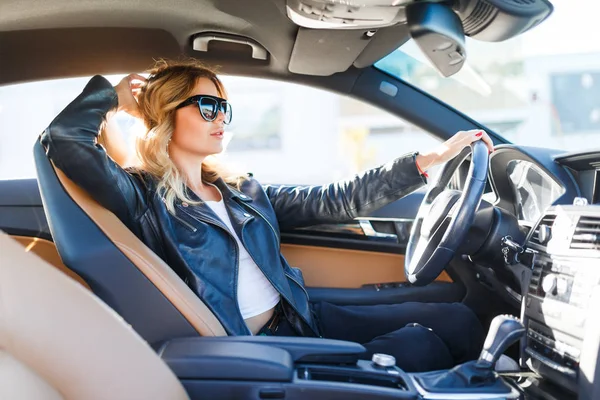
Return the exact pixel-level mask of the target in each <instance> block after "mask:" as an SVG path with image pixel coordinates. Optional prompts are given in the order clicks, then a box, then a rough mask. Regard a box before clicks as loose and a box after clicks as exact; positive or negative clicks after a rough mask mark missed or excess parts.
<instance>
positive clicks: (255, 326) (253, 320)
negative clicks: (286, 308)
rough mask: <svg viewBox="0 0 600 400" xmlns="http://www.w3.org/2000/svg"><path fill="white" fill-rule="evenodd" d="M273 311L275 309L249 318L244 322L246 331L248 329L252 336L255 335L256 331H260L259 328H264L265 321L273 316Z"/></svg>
mask: <svg viewBox="0 0 600 400" xmlns="http://www.w3.org/2000/svg"><path fill="white" fill-rule="evenodd" d="M273 310H275V307H273V308H271V309H270V310H267V311H265V312H264V313H262V314H258V315H255V316H254V317H250V318H248V319H245V320H244V321H245V322H246V325H247V326H248V329H250V331H251V332H252V334H253V335H256V334H257V333H258V331H260V328H262V327H263V326H265V324H266V323H267V321H268V320H269V319H270V318H271V316H272V315H273Z"/></svg>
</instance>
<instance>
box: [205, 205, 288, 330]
mask: <svg viewBox="0 0 600 400" xmlns="http://www.w3.org/2000/svg"><path fill="white" fill-rule="evenodd" d="M205 203H206V205H208V206H209V207H210V208H211V209H212V210H213V211H214V212H215V213H216V214H217V215H218V216H219V219H220V220H221V221H222V222H223V223H224V224H225V226H227V228H228V229H229V232H231V234H232V235H233V237H234V238H235V241H236V242H237V244H238V247H239V249H240V252H239V253H240V254H239V257H240V259H239V272H238V284H237V295H238V296H237V301H238V305H239V306H240V311H241V312H242V317H243V318H244V319H248V318H250V317H254V316H256V315H259V314H261V313H263V312H265V311H267V310H270V309H271V308H273V307H275V305H276V304H277V303H278V302H279V292H278V291H277V290H275V288H274V287H273V285H271V282H269V281H268V280H267V278H266V277H265V274H263V272H262V271H261V270H260V269H259V268H258V266H257V265H256V263H255V262H254V260H252V257H250V254H248V251H247V250H246V248H245V247H244V245H243V244H242V242H241V241H240V239H239V238H238V236H237V234H236V233H235V230H234V229H233V226H232V225H231V220H230V219H229V215H228V214H227V210H226V209H225V204H224V203H223V199H221V201H206V202H205Z"/></svg>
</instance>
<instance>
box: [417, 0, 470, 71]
mask: <svg viewBox="0 0 600 400" xmlns="http://www.w3.org/2000/svg"><path fill="white" fill-rule="evenodd" d="M406 18H407V24H408V29H409V32H410V35H411V37H412V39H413V40H414V41H415V42H416V43H417V45H418V46H419V48H420V49H421V51H422V52H423V54H425V56H426V57H427V58H428V59H429V61H431V63H432V64H433V66H434V67H435V68H436V69H437V70H438V71H439V72H440V73H441V74H442V75H443V76H445V77H449V76H451V75H454V74H455V73H457V72H458V71H460V69H461V68H462V66H463V64H464V63H465V60H466V59H467V53H466V49H465V33H464V30H463V26H462V23H461V21H460V18H459V17H458V15H456V13H455V12H454V11H453V10H452V8H451V7H449V6H447V5H445V4H441V3H429V2H417V3H412V4H409V5H407V6H406Z"/></svg>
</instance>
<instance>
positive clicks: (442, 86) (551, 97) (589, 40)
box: [375, 0, 600, 150]
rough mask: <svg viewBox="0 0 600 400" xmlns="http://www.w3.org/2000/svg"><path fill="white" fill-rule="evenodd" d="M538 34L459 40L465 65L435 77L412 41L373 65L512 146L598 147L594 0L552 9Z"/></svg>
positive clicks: (599, 76)
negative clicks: (500, 39) (497, 40)
mask: <svg viewBox="0 0 600 400" xmlns="http://www.w3.org/2000/svg"><path fill="white" fill-rule="evenodd" d="M552 3H553V5H554V12H553V14H552V15H550V17H549V18H548V19H547V20H546V21H544V22H543V23H542V24H540V25H539V26H537V27H535V28H533V29H532V30H531V31H529V32H526V33H524V34H523V35H521V36H518V37H516V38H513V39H510V40H507V41H505V42H500V43H490V42H481V41H476V40H471V39H468V38H467V45H466V48H467V60H468V61H467V65H465V66H463V68H462V70H461V71H460V72H459V73H458V74H456V75H454V76H452V77H450V78H444V77H442V76H441V75H440V74H439V73H438V72H437V71H436V70H434V69H433V67H431V66H430V65H429V64H428V61H427V60H426V59H425V58H424V56H422V55H421V52H420V50H419V49H418V47H417V45H416V44H415V43H414V42H413V41H409V42H407V43H406V44H405V45H403V46H402V47H401V48H400V49H398V50H396V51H394V52H393V53H391V54H390V55H388V56H387V57H385V58H383V59H382V60H380V61H379V62H377V63H376V64H375V66H376V67H377V68H379V69H381V70H383V71H385V72H387V73H389V74H390V75H393V76H396V77H398V78H401V79H403V80H405V81H406V82H408V83H410V84H412V85H414V86H416V87H418V88H420V89H421V90H423V91H425V92H427V93H429V94H431V95H432V96H434V97H437V98H439V99H440V100H442V101H444V102H446V103H448V104H449V105H451V106H453V107H454V108H456V109H457V110H460V111H462V112H464V113H465V114H467V115H469V116H470V117H472V118H473V119H475V120H477V121H478V122H480V123H482V124H483V125H485V126H487V127H488V128H490V129H491V130H493V131H495V132H496V133H498V134H500V135H502V136H504V137H505V138H507V139H508V140H509V141H511V142H514V143H516V144H519V145H528V146H537V147H550V148H559V149H564V150H582V149H589V148H590V147H600V144H596V143H600V25H599V24H598V20H597V18H598V17H597V16H598V15H599V13H600V1H598V0H568V1H567V0H562V1H558V0H556V1H553V2H552Z"/></svg>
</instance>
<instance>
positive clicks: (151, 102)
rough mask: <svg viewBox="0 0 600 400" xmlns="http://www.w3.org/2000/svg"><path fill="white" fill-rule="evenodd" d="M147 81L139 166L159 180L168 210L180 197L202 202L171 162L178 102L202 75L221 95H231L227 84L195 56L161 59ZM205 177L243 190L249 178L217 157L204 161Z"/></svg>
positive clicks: (141, 102)
mask: <svg viewBox="0 0 600 400" xmlns="http://www.w3.org/2000/svg"><path fill="white" fill-rule="evenodd" d="M147 72H149V74H150V75H149V77H148V82H147V84H146V85H145V86H144V87H143V88H142V90H141V92H140V94H139V96H138V103H139V108H140V112H141V114H142V119H143V121H144V125H145V126H146V133H145V135H144V136H143V137H140V138H138V140H137V143H136V150H137V155H138V158H139V168H140V169H142V170H144V171H146V172H148V173H150V174H151V175H153V176H154V177H155V178H156V179H157V180H158V187H157V193H158V194H159V195H160V196H162V197H163V199H164V200H165V204H166V205H167V209H168V210H169V211H170V212H172V213H174V212H175V201H176V199H180V200H181V201H185V202H187V203H190V204H199V203H200V202H198V201H195V200H193V199H191V198H190V196H189V194H188V193H187V189H186V184H187V182H186V177H185V176H183V175H182V174H181V172H180V171H179V170H178V168H177V166H176V165H175V163H173V161H171V159H170V157H169V152H168V146H169V141H170V139H171V136H172V134H173V130H174V127H175V111H176V107H177V105H179V104H180V103H181V102H182V101H184V100H185V99H187V98H188V97H190V96H192V95H193V90H194V87H195V86H196V84H197V82H198V80H199V79H200V78H206V79H210V80H211V81H212V82H213V83H214V84H215V86H216V88H217V92H218V93H219V96H220V97H223V98H227V94H226V92H225V87H224V86H223V83H222V82H221V81H220V80H219V78H218V77H217V75H216V72H215V70H213V69H211V68H209V67H206V66H204V65H202V64H201V63H200V62H198V61H197V60H194V59H190V60H185V61H168V60H159V61H158V62H157V63H156V65H155V66H154V67H153V68H152V69H150V70H149V71H147ZM201 176H202V180H203V181H205V182H208V183H214V182H215V181H216V180H217V179H218V178H222V179H223V180H224V181H225V182H226V183H227V184H229V185H231V186H234V187H236V188H237V189H239V185H240V184H241V183H242V181H243V180H244V179H245V178H246V177H245V176H244V175H241V174H237V175H236V174H233V173H232V172H230V171H229V169H228V168H226V167H225V166H224V165H222V164H220V163H219V162H218V161H217V160H216V159H215V158H214V157H213V156H209V157H207V158H206V159H205V160H204V162H203V163H202V173H201Z"/></svg>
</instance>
